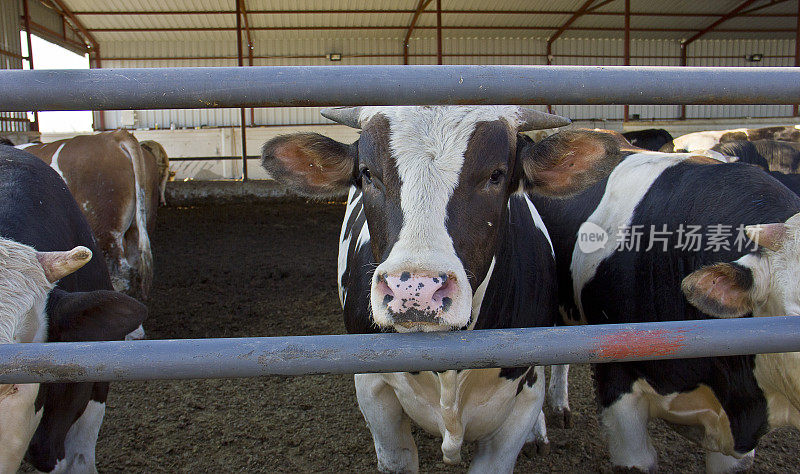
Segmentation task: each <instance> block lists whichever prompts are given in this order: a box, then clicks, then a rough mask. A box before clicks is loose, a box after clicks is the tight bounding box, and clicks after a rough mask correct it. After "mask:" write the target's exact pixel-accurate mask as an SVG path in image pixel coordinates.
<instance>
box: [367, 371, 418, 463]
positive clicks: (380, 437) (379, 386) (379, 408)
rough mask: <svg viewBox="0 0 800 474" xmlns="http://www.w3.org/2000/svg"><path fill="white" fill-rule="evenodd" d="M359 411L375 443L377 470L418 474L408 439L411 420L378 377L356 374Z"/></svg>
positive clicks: (415, 457) (413, 453) (379, 376)
mask: <svg viewBox="0 0 800 474" xmlns="http://www.w3.org/2000/svg"><path fill="white" fill-rule="evenodd" d="M355 383H356V398H357V399H358V408H359V409H360V410H361V414H362V415H364V419H365V420H366V422H367V427H368V428H369V430H370V432H371V433H372V441H373V442H374V443H375V454H376V456H377V457H378V470H380V471H381V472H418V471H419V458H418V456H417V445H416V444H415V443H414V437H413V436H412V435H411V420H410V419H409V418H408V415H406V414H405V412H404V411H403V407H402V406H401V405H400V401H399V400H398V399H397V395H396V394H395V393H394V389H392V387H391V386H389V384H387V383H386V382H385V381H384V380H383V378H382V377H381V375H379V374H356V375H355Z"/></svg>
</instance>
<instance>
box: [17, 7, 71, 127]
mask: <svg viewBox="0 0 800 474" xmlns="http://www.w3.org/2000/svg"><path fill="white" fill-rule="evenodd" d="M22 11H23V13H24V15H25V19H24V21H25V37H26V38H27V40H28V66H29V69H33V44H32V43H31V12H30V10H29V9H28V0H22ZM65 36H66V35H65ZM30 127H31V130H33V131H34V132H38V131H39V112H37V111H36V110H34V111H33V123H31V124H30Z"/></svg>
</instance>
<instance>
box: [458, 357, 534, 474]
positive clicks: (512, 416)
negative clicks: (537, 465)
mask: <svg viewBox="0 0 800 474" xmlns="http://www.w3.org/2000/svg"><path fill="white" fill-rule="evenodd" d="M533 370H535V371H536V382H534V384H533V385H532V386H530V387H529V386H527V385H525V386H524V387H523V388H522V391H520V392H519V393H518V394H517V396H516V397H515V398H514V407H513V408H512V409H511V413H509V415H508V418H506V421H505V422H504V423H503V424H502V425H501V426H500V428H499V429H498V430H497V431H495V432H494V433H493V434H492V435H491V436H489V437H488V438H485V439H482V440H480V441H478V449H477V452H476V453H475V457H474V458H473V460H472V464H471V465H470V467H469V471H470V472H476V473H477V472H492V473H504V472H513V471H514V464H516V462H517V456H518V455H519V452H520V451H521V450H522V446H523V445H524V444H525V441H526V440H527V439H528V436H530V434H531V432H532V431H533V427H534V425H535V424H536V421H537V420H538V419H539V415H540V414H541V413H542V405H543V404H544V397H545V387H544V386H545V381H544V378H545V377H544V368H543V367H535V368H534V369H533Z"/></svg>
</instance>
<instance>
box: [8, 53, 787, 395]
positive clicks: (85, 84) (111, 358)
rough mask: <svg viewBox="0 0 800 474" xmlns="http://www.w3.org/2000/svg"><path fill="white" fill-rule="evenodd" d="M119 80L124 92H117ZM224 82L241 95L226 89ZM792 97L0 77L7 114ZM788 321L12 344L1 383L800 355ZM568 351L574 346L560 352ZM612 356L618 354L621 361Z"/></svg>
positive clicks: (467, 74) (42, 73) (488, 74)
mask: <svg viewBox="0 0 800 474" xmlns="http://www.w3.org/2000/svg"><path fill="white" fill-rule="evenodd" d="M120 81H122V83H123V84H124V85H125V87H120V85H119V84H120ZM223 83H235V84H237V86H236V87H226V88H222V89H221V88H220V87H219V85H220V84H223ZM176 84H179V85H176ZM64 91H68V93H66V94H65V93H64ZM796 97H800V71H798V70H797V69H796V68H782V67H777V68H752V69H742V68H685V67H683V68H664V67H602V66H340V67H304V66H286V67H251V68H244V69H240V68H163V69H155V70H154V69H101V70H80V71H47V70H35V71H13V70H6V71H0V103H2V104H3V105H2V107H3V109H4V110H5V111H9V112H15V111H25V110H30V109H31V108H32V109H35V110H40V111H44V110H80V109H96V110H103V109H111V108H116V109H119V108H131V109H133V108H168V107H179V108H201V107H252V106H273V107H276V106H277V107H279V106H289V105H307V106H319V105H324V106H329V105H332V106H342V105H363V104H378V105H387V104H391V105H421V104H424V105H440V104H520V105H534V104H535V105H540V104H548V103H549V104H618V103H642V104H698V103H700V104H754V103H758V104H787V103H791V102H792V101H793V99H795V98H796ZM775 316H781V315H775ZM794 319H796V318H791V317H784V318H779V319H776V320H774V321H770V322H769V324H767V323H766V322H763V321H758V322H756V321H753V320H746V319H745V320H738V321H696V322H690V323H687V322H683V323H677V324H674V323H641V324H634V325H630V326H629V327H623V328H619V327H613V326H591V327H583V328H569V329H564V328H552V329H533V328H531V329H520V330H515V331H512V332H509V331H498V332H496V333H495V334H487V335H479V334H477V333H476V334H470V335H468V336H465V335H463V334H459V333H449V334H436V335H433V334H425V335H414V336H409V335H397V334H395V335H383V336H378V337H376V336H363V335H350V336H317V337H313V338H309V337H297V338H289V339H282V340H277V339H276V340H271V339H269V338H263V339H248V340H241V341H235V340H234V341H225V340H220V341H214V340H205V341H184V342H181V341H163V342H157V343H156V342H105V343H100V342H98V343H64V344H60V345H58V346H54V345H52V344H41V345H40V344H26V345H24V346H18V345H11V346H6V347H2V348H0V355H2V356H3V357H2V360H0V374H2V375H0V382H2V383H20V382H67V381H79V380H80V381H88V380H127V379H146V378H200V377H247V376H259V375H266V374H292V375H302V374H318V373H352V372H395V371H400V370H420V369H422V370H445V369H456V368H478V367H496V366H504V365H505V366H518V365H530V364H556V363H577V362H593V363H595V362H597V363H602V362H612V361H631V360H651V359H662V358H686V357H708V356H726V355H740V354H746V353H768V352H788V351H800V331H798V330H797V329H798V323H796V322H795V321H794ZM565 344H567V345H568V346H569V349H568V350H564V345H565ZM145 346H146V347H145ZM620 346H624V347H625V348H626V350H623V351H620ZM137 348H138V349H137ZM559 348H561V349H562V350H561V351H559V350H558V349H559ZM615 348H616V350H617V352H616V353H615V352H614V350H615ZM345 349H348V350H345ZM609 354H612V355H611V356H609ZM158 356H160V357H162V359H161V360H159V359H157V357H158ZM181 359H183V361H184V363H183V364H181V363H180V362H179V361H180V360H181ZM247 361H250V363H247ZM190 366H191V370H190V369H189V367H190ZM223 367H224V369H222V368H223Z"/></svg>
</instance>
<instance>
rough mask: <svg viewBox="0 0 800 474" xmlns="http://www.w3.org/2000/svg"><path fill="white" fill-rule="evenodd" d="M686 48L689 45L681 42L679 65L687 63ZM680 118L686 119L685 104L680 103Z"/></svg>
mask: <svg viewBox="0 0 800 474" xmlns="http://www.w3.org/2000/svg"><path fill="white" fill-rule="evenodd" d="M688 49H689V46H688V45H687V44H685V43H681V66H682V67H687V63H688V57H687V56H688V54H689V53H688ZM680 119H681V120H686V104H681V117H680Z"/></svg>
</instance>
